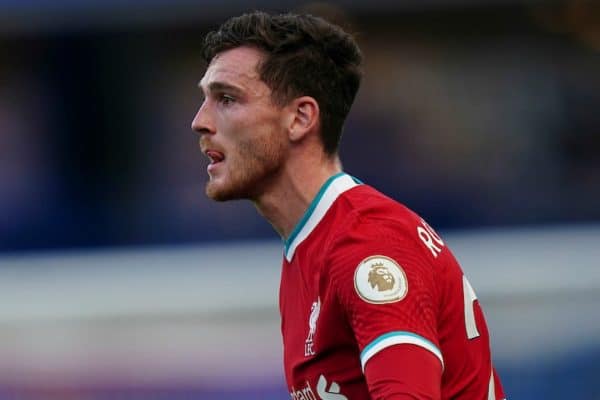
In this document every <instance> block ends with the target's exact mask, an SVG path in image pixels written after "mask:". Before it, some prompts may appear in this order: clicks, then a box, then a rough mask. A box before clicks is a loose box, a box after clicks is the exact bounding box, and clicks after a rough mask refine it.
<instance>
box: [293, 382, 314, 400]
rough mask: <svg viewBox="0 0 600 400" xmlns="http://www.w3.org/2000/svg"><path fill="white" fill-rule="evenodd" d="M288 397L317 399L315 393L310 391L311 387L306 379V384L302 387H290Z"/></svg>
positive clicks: (302, 399)
mask: <svg viewBox="0 0 600 400" xmlns="http://www.w3.org/2000/svg"><path fill="white" fill-rule="evenodd" d="M290 397H291V399H292V400H319V399H318V398H317V396H315V393H314V392H313V391H312V388H311V387H310V383H308V381H306V386H305V387H304V388H301V389H298V390H296V389H294V387H292V391H291V392H290Z"/></svg>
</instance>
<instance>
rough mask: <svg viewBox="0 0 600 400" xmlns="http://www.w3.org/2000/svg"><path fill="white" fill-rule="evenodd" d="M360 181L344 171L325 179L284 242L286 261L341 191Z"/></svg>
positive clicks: (292, 255) (290, 258) (289, 259)
mask: <svg viewBox="0 0 600 400" xmlns="http://www.w3.org/2000/svg"><path fill="white" fill-rule="evenodd" d="M360 183H361V182H360V181H359V180H358V179H356V178H354V177H352V176H350V175H348V174H346V173H344V172H340V173H339V174H335V175H333V176H331V177H330V178H329V179H327V181H325V183H324V184H323V186H321V189H319V192H318V193H317V195H316V196H315V198H314V199H313V201H312V202H311V203H310V205H309V206H308V209H307V210H306V212H305V213H304V215H303V216H302V218H301V219H300V221H299V222H298V224H296V227H295V228H294V230H293V231H292V233H291V234H290V236H289V237H288V239H287V240H286V241H285V243H284V245H285V250H284V251H285V258H286V259H287V261H288V262H290V261H292V258H293V257H294V252H295V250H296V248H297V247H298V245H299V244H300V243H302V241H304V239H306V238H307V237H308V235H309V234H310V233H311V232H312V231H313V230H314V228H315V227H316V226H317V225H318V224H319V222H320V221H321V219H323V217H324V216H325V214H326V212H327V211H328V210H329V208H330V207H331V205H332V204H333V202H334V201H335V200H336V199H337V198H338V197H339V196H340V195H341V194H342V193H344V192H345V191H347V190H349V189H352V188H353V187H355V186H357V185H359V184H360Z"/></svg>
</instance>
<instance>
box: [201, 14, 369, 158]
mask: <svg viewBox="0 0 600 400" xmlns="http://www.w3.org/2000/svg"><path fill="white" fill-rule="evenodd" d="M241 46H251V47H255V48H257V49H259V50H261V51H263V52H264V53H265V59H264V60H262V62H261V63H260V64H259V66H258V71H257V72H258V73H259V76H260V78H261V80H262V81H263V82H265V84H266V85H267V86H268V87H269V88H270V89H271V92H272V100H273V102H274V103H275V104H277V105H279V106H283V105H285V104H288V103H289V102H290V101H291V100H293V99H294V98H297V97H300V96H311V97H313V98H314V99H315V100H316V101H317V103H318V104H319V108H320V110H321V115H320V123H321V132H320V135H321V140H322V142H323V148H324V150H325V152H326V153H327V154H330V155H331V154H334V153H336V152H337V149H338V146H339V142H340V138H341V136H342V130H343V125H344V121H345V119H346V116H347V115H348V112H349V111H350V107H351V106H352V103H353V102H354V98H355V96H356V93H357V91H358V88H359V86H360V81H361V77H362V70H361V62H362V54H361V52H360V49H359V48H358V45H357V44H356V42H355V41H354V39H353V38H352V36H351V35H350V34H348V33H347V32H345V31H344V30H342V28H340V27H339V26H337V25H334V24H331V23H329V22H327V21H325V20H324V19H322V18H319V17H314V16H312V15H298V14H282V15H270V14H267V13H264V12H258V11H257V12H253V13H249V14H243V15H241V16H239V17H234V18H231V19H229V20H227V21H226V22H225V23H223V25H221V26H220V27H219V29H218V30H216V31H212V32H210V33H208V34H207V35H206V37H205V39H204V45H203V48H202V55H203V58H204V60H205V61H206V62H207V63H210V61H211V60H212V59H213V58H214V57H215V56H216V55H217V54H219V53H221V52H223V51H226V50H230V49H233V48H236V47H241Z"/></svg>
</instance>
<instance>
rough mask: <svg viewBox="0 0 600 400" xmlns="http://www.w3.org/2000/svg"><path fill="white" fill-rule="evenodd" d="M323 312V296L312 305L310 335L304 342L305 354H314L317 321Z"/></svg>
mask: <svg viewBox="0 0 600 400" xmlns="http://www.w3.org/2000/svg"><path fill="white" fill-rule="evenodd" d="M320 312H321V298H320V297H318V298H317V301H315V302H313V303H312V305H311V306H310V317H308V337H307V338H306V341H305V342H304V356H305V357H308V356H314V355H315V349H314V336H315V332H316V331H317V321H318V320H319V313H320Z"/></svg>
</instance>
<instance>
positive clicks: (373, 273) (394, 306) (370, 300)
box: [279, 173, 504, 400]
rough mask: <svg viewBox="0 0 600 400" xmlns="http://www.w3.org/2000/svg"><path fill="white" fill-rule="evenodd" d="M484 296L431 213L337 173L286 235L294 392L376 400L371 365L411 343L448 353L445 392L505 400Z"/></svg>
mask: <svg viewBox="0 0 600 400" xmlns="http://www.w3.org/2000/svg"><path fill="white" fill-rule="evenodd" d="M476 299H477V297H476V296H475V292H474V291H473V288H472V287H471V285H470V284H469V282H468V280H467V279H466V278H465V276H464V275H463V272H462V270H461V268H460V266H459V265H458V263H457V262H456V260H455V258H454V257H453V255H452V254H451V252H450V250H449V249H448V248H447V247H446V245H445V243H444V242H443V240H442V239H441V238H440V237H439V236H438V235H437V234H436V233H435V231H434V230H433V229H432V228H431V227H430V226H429V225H427V223H426V222H425V221H424V220H423V219H421V218H420V217H419V216H418V215H416V214H415V213H413V212H412V211H410V210H409V209H407V208H406V207H404V206H403V205H401V204H399V203H398V202H396V201H394V200H392V199H390V198H388V197H386V196H384V195H383V194H381V193H379V192H378V191H376V190H375V189H373V188H372V187H369V186H367V185H364V184H361V183H360V182H359V181H357V180H356V179H354V178H352V177H351V176H349V175H347V174H344V173H341V174H338V175H335V176H333V177H331V178H330V179H329V180H328V181H327V182H326V183H325V184H324V186H323V187H322V188H321V190H320V191H319V193H318V194H317V196H316V198H315V199H314V201H313V202H312V204H311V206H310V207H309V209H308V210H307V212H306V214H305V215H304V217H303V218H302V220H301V221H300V222H299V224H298V226H297V227H296V229H295V230H294V232H293V233H292V234H291V235H290V237H289V239H288V240H287V241H286V243H285V254H284V260H283V270H282V276H281V287H280V299H279V300H280V311H281V329H282V334H283V343H284V366H285V375H286V380H287V383H288V387H289V391H290V396H291V398H292V399H294V400H304V399H306V400H313V399H323V400H333V399H337V400H344V399H351V400H361V399H373V398H374V397H373V396H371V394H370V389H371V388H370V386H369V385H370V382H367V379H366V378H365V371H367V369H368V368H369V361H370V360H373V357H374V356H376V355H377V354H379V353H383V352H385V351H386V349H390V348H391V347H392V346H399V345H402V346H406V345H409V346H416V348H418V349H424V351H427V352H430V353H431V354H433V355H435V357H436V358H437V359H438V360H439V363H440V367H441V369H442V371H443V372H442V373H441V381H440V382H439V388H438V393H441V399H464V400H474V399H477V400H482V399H484V400H485V399H487V400H501V399H504V393H503V390H502V387H501V385H500V381H499V380H498V377H497V375H496V373H495V371H494V369H493V366H492V360H491V355H490V344H489V335H488V330H487V327H486V323H485V320H484V317H483V313H482V310H481V308H480V306H479V302H478V301H477V300H476ZM388 351H389V350H388ZM418 351H423V350H418ZM426 354H429V353H426ZM382 359H384V360H385V358H382ZM397 363H402V360H397ZM434 365H435V364H434ZM389 368H394V363H391V364H390V365H389Z"/></svg>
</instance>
